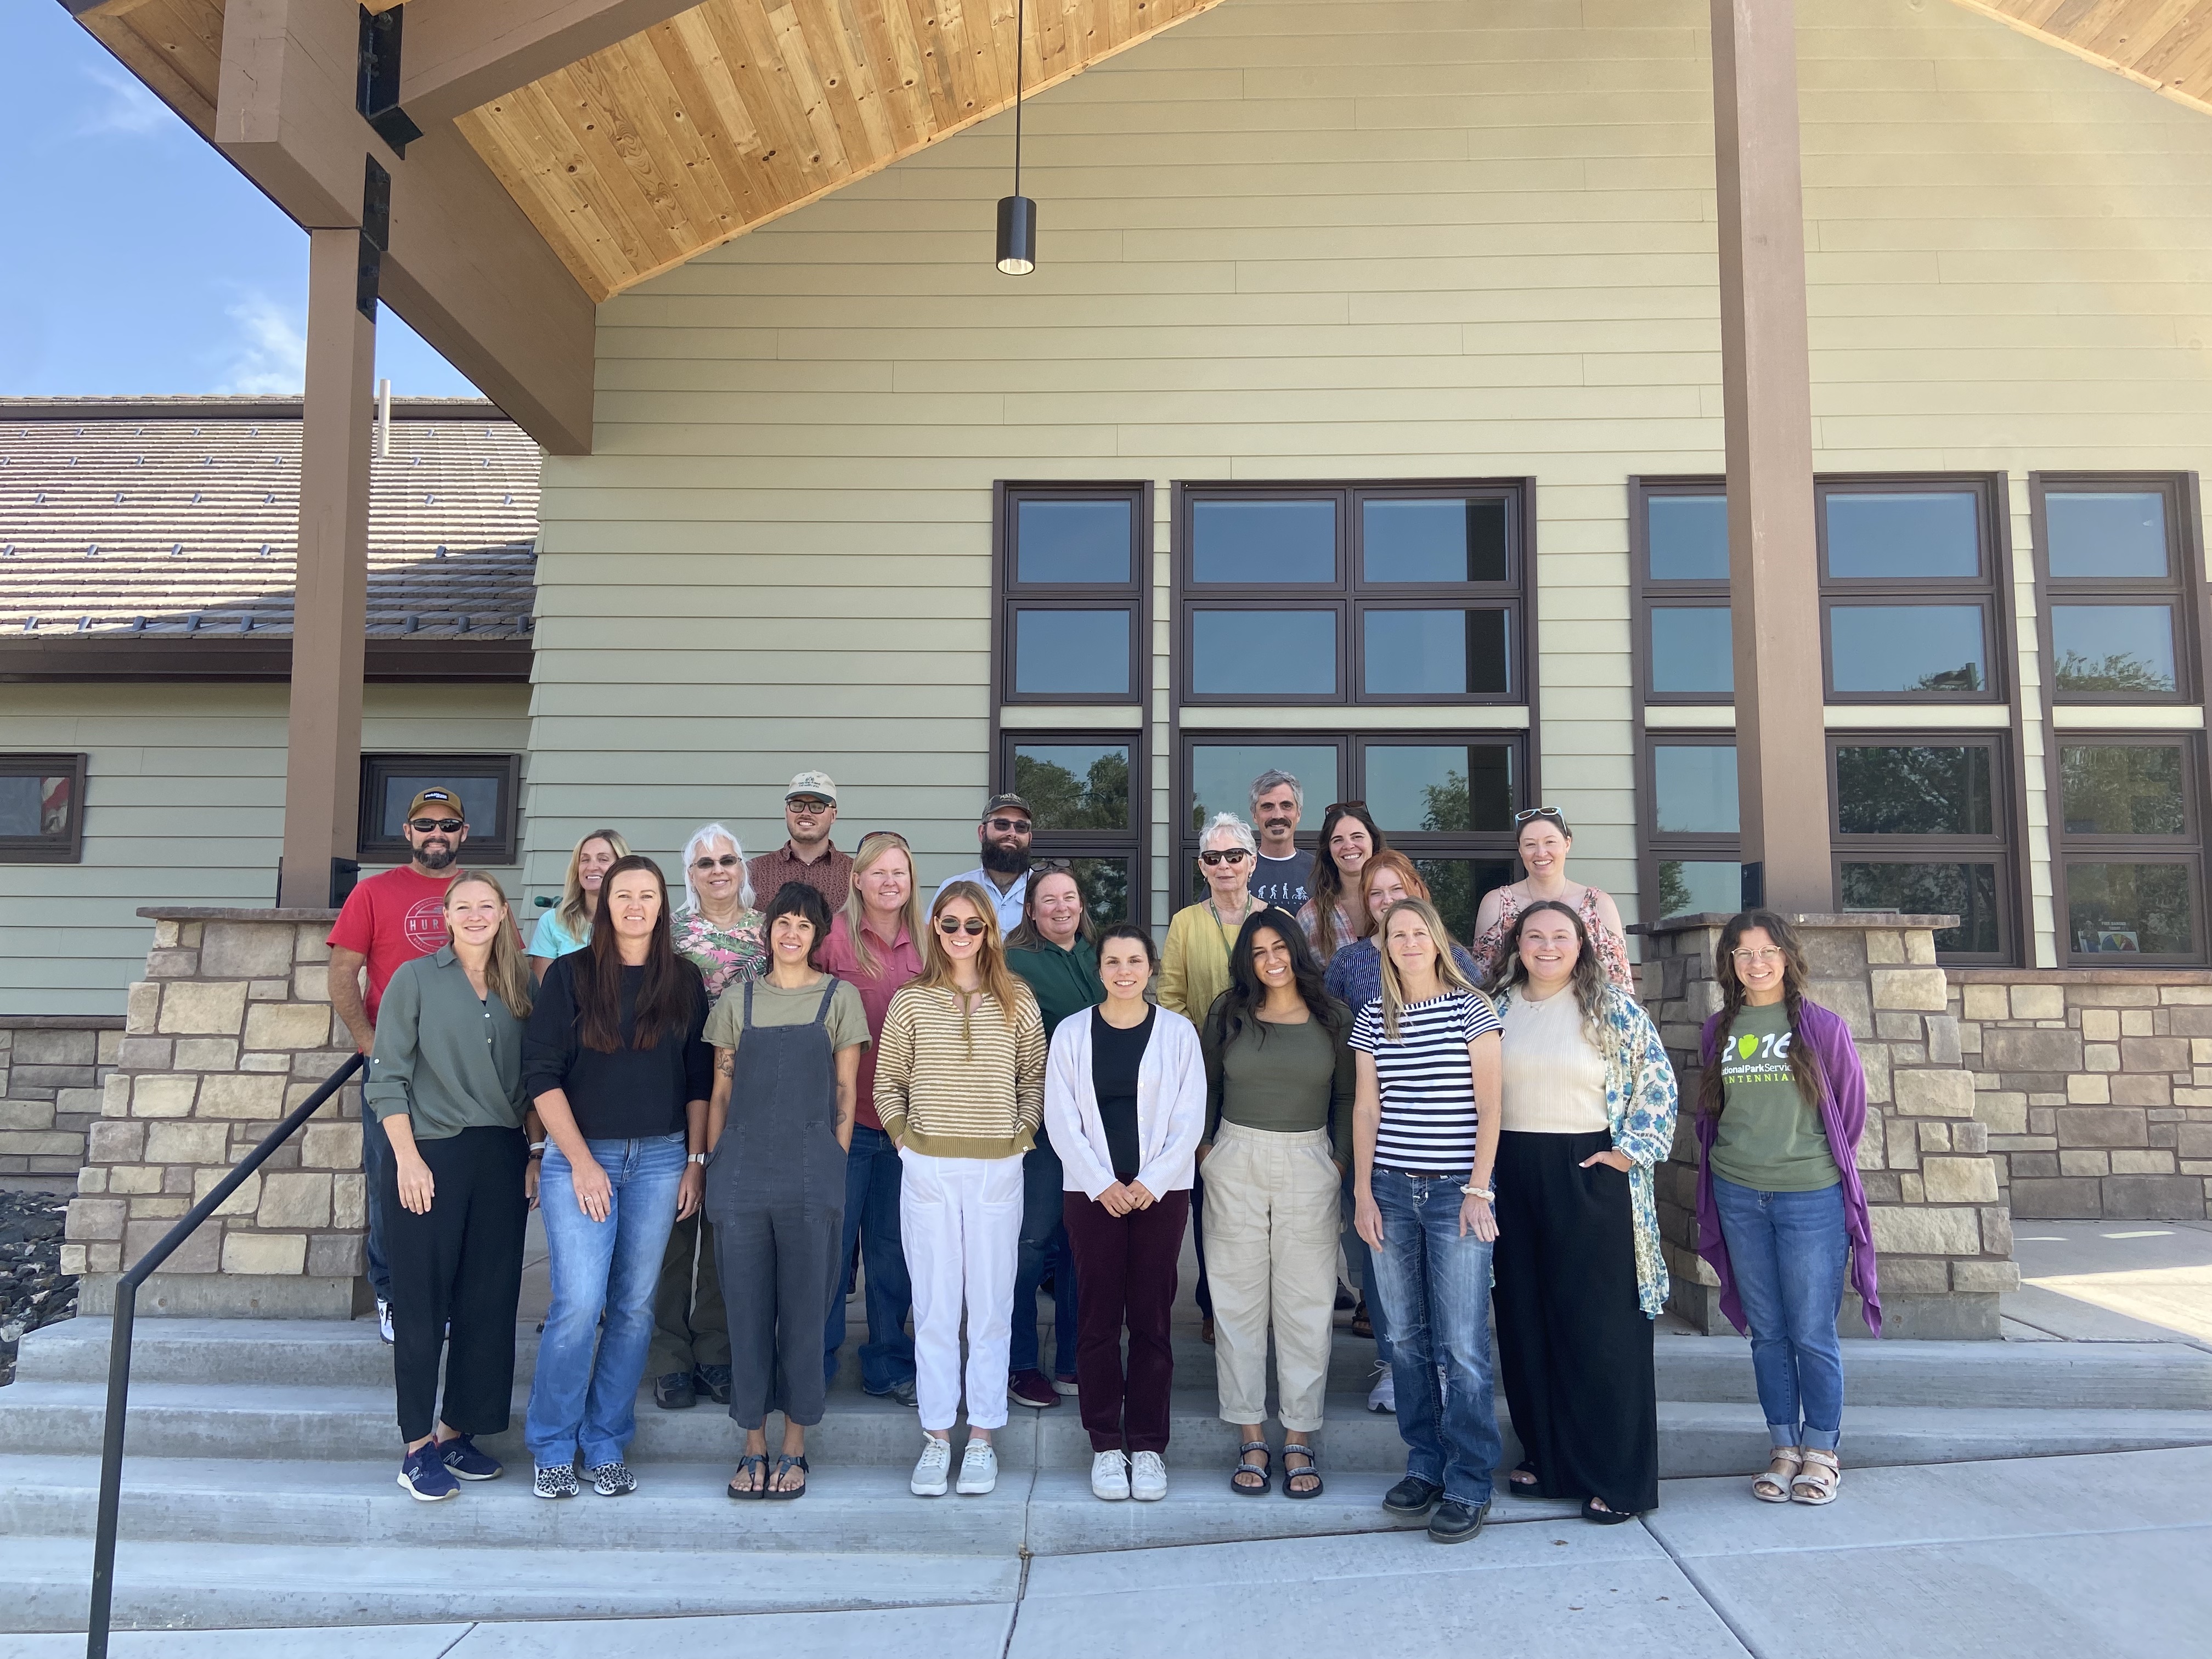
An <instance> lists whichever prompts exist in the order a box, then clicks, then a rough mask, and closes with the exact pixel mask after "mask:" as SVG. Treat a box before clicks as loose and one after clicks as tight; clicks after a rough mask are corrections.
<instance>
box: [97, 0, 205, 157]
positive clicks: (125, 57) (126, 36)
mask: <svg viewBox="0 0 2212 1659" xmlns="http://www.w3.org/2000/svg"><path fill="white" fill-rule="evenodd" d="M222 8H223V0H101V3H100V4H99V5H96V6H94V7H92V8H90V9H88V10H85V11H81V12H79V13H77V15H76V21H78V22H80V23H82V25H84V27H85V28H86V29H87V31H88V32H89V33H91V34H92V36H93V37H94V39H95V40H98V41H99V42H100V44H101V45H102V46H106V48H107V49H108V51H110V52H113V53H114V54H115V57H116V58H117V60H118V62H120V63H121V64H123V65H124V67H125V68H126V69H128V70H130V71H131V73H132V74H133V75H136V76H137V77H138V78H139V79H140V80H141V81H143V82H145V83H146V84H147V86H149V87H150V88H152V89H153V90H154V92H155V94H157V95H158V96H159V97H160V98H161V100H162V101H163V102H164V103H166V104H167V105H168V106H170V107H171V108H172V109H173V110H175V111H176V112H177V113H178V114H179V115H181V116H183V117H184V118H185V120H187V121H189V122H191V125H193V126H194V127H195V128H197V130H198V131H199V132H200V133H201V134H202V135H203V136H206V135H210V134H212V133H213V132H214V131H215V99H216V84H217V82H220V81H221V80H222Z"/></svg>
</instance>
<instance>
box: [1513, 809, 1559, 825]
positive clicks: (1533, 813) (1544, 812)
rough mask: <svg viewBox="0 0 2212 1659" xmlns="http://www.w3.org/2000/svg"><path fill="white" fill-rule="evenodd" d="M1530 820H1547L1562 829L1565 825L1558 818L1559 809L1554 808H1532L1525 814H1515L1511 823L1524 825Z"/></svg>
mask: <svg viewBox="0 0 2212 1659" xmlns="http://www.w3.org/2000/svg"><path fill="white" fill-rule="evenodd" d="M1531 818H1549V819H1551V820H1552V821H1553V823H1558V824H1559V825H1560V826H1561V827H1562V828H1564V827H1565V820H1564V819H1563V818H1562V817H1560V814H1559V808H1558V807H1556V806H1532V807H1530V808H1528V811H1525V812H1516V813H1515V814H1514V815H1513V822H1514V823H1528V820H1529V819H1531Z"/></svg>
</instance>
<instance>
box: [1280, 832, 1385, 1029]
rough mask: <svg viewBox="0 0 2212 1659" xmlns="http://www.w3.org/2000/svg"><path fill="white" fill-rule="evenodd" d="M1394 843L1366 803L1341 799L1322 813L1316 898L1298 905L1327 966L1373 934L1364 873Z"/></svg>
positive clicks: (1301, 924)
mask: <svg viewBox="0 0 2212 1659" xmlns="http://www.w3.org/2000/svg"><path fill="white" fill-rule="evenodd" d="M1389 845H1390V844H1389V842H1387V841H1385V840H1384V839H1383V831H1382V829H1381V828H1380V827H1379V826H1377V824H1376V822H1375V819H1374V817H1373V816H1372V815H1370V813H1369V811H1368V810H1367V803H1366V802H1365V801H1364V800H1340V801H1337V802H1335V803H1334V804H1333V805H1331V806H1330V807H1329V809H1328V811H1326V812H1324V813H1322V820H1321V845H1320V846H1319V847H1318V848H1316V849H1315V852H1314V861H1313V874H1312V876H1311V877H1310V890H1311V891H1312V894H1313V896H1312V897H1311V898H1310V899H1308V900H1307V901H1306V902H1304V904H1303V905H1301V906H1299V907H1298V926H1299V927H1303V928H1304V929H1305V930H1306V942H1307V943H1308V944H1310V945H1312V946H1313V949H1314V955H1316V957H1320V958H1321V963H1322V966H1323V967H1324V968H1326V967H1327V966H1328V963H1329V961H1330V959H1331V958H1332V957H1334V956H1335V955H1336V953H1337V952H1338V951H1340V950H1342V949H1343V948H1344V947H1345V946H1346V945H1348V944H1350V943H1351V942H1352V940H1353V939H1364V938H1365V937H1366V936H1367V934H1368V933H1369V932H1370V927H1369V923H1368V920H1367V915H1368V913H1367V905H1366V902H1365V901H1364V899H1363V898H1362V897H1361V896H1360V890H1359V872H1361V871H1362V870H1364V869H1365V868H1366V867H1367V861H1368V860H1370V859H1371V858H1374V857H1376V855H1377V854H1382V853H1385V852H1388V851H1389ZM1358 1006H1359V1005H1358V1003H1356V1002H1355V1003H1353V1004H1352V1007H1353V1008H1355V1009H1357V1008H1358Z"/></svg>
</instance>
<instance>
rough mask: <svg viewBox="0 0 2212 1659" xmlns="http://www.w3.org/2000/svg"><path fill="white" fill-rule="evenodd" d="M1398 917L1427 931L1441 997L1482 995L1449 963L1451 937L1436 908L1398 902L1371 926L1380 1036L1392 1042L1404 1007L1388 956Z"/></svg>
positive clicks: (1405, 900)
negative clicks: (1378, 976) (1379, 985)
mask: <svg viewBox="0 0 2212 1659" xmlns="http://www.w3.org/2000/svg"><path fill="white" fill-rule="evenodd" d="M1395 915H1413V916H1416V917H1418V918H1419V920H1420V921H1421V923H1422V925H1423V926H1424V927H1426V928H1427V929H1428V930H1429V943H1430V944H1431V945H1434V946H1436V951H1437V983H1438V984H1440V985H1442V986H1443V989H1444V994H1446V995H1449V994H1451V993H1452V992H1454V991H1465V992H1468V994H1471V995H1474V996H1480V995H1481V994H1482V993H1481V992H1480V990H1478V989H1476V987H1475V983H1474V981H1473V980H1471V979H1469V978H1468V976H1467V973H1466V970H1465V969H1462V968H1461V966H1460V965H1459V963H1456V962H1455V961H1454V960H1453V959H1452V951H1451V947H1452V936H1451V934H1450V933H1448V932H1446V931H1445V928H1444V919H1443V917H1442V916H1440V915H1437V907H1436V906H1435V905H1433V904H1431V903H1430V902H1428V900H1426V899H1418V898H1402V899H1400V900H1399V901H1398V902H1396V903H1395V904H1394V905H1392V906H1391V907H1390V908H1389V909H1388V910H1385V911H1384V912H1383V920H1382V921H1379V922H1377V923H1376V924H1375V943H1376V948H1377V952H1378V954H1380V955H1381V957H1382V958H1383V1036H1386V1037H1388V1038H1389V1040H1390V1041H1391V1042H1396V1041H1397V1040H1398V1011H1399V1010H1400V1009H1401V1008H1403V1007H1404V1006H1406V987H1405V985H1404V983H1403V982H1402V981H1401V980H1400V979H1399V977H1398V964H1397V963H1396V961H1395V960H1394V959H1393V958H1392V957H1391V955H1390V918H1391V917H1393V916H1395Z"/></svg>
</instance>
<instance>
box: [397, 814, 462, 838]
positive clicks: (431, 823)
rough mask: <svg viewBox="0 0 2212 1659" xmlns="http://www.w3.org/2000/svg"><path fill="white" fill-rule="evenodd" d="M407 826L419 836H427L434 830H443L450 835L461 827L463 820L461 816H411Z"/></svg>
mask: <svg viewBox="0 0 2212 1659" xmlns="http://www.w3.org/2000/svg"><path fill="white" fill-rule="evenodd" d="M407 827H408V828H409V829H412V830H413V831H414V832H415V833H416V835H418V836H427V835H428V834H429V833H430V832H431V831H432V830H433V829H442V830H444V831H445V832H446V833H447V835H449V836H450V835H452V834H453V831H454V830H456V829H459V828H460V827H461V820H460V819H459V818H410V819H408V820H407Z"/></svg>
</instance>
